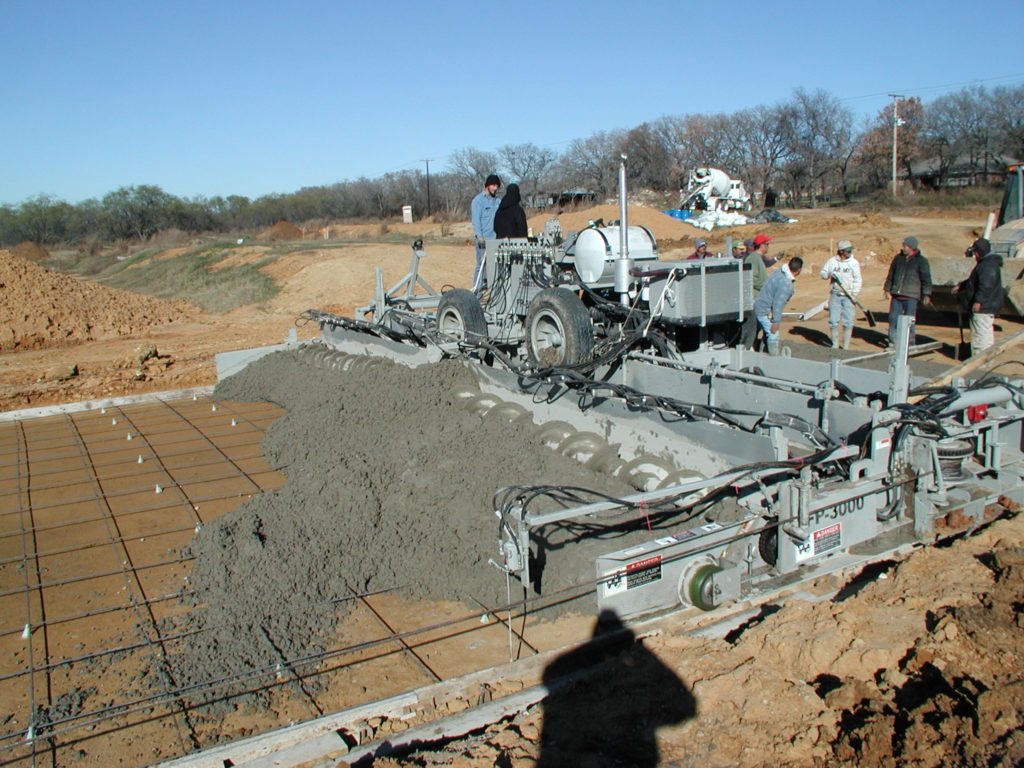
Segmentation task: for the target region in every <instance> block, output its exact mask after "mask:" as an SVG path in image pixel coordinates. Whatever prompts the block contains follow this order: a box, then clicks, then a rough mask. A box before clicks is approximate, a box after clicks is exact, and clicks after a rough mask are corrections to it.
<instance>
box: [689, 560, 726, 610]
mask: <svg viewBox="0 0 1024 768" xmlns="http://www.w3.org/2000/svg"><path fill="white" fill-rule="evenodd" d="M721 572H722V569H721V568H719V567H718V566H717V565H712V564H711V563H706V564H705V565H702V566H701V567H700V568H698V569H697V570H695V571H694V572H693V574H692V575H691V576H690V577H689V579H688V581H687V583H686V601H687V602H689V604H690V605H692V606H694V607H695V608H700V609H701V610H702V611H710V610H713V609H715V608H717V607H718V601H717V600H715V592H714V587H715V581H714V576H715V574H716V573H721Z"/></svg>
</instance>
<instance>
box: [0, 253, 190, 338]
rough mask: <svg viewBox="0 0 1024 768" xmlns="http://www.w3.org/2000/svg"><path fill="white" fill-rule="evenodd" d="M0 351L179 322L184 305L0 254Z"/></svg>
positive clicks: (106, 336)
mask: <svg viewBox="0 0 1024 768" xmlns="http://www.w3.org/2000/svg"><path fill="white" fill-rule="evenodd" d="M0 290H2V292H3V302H2V303H0V352H12V351H23V350H29V349H45V348H49V347H66V346H69V345H72V344H81V343H83V342H87V341H96V340H100V339H104V338H110V337H113V336H129V335H131V334H134V333H138V332H139V331H140V330H143V329H145V328H150V327H153V326H160V325H165V324H167V323H171V322H174V321H176V320H183V319H185V317H186V316H187V315H188V304H187V303H186V302H182V301H173V302H172V301H165V300H163V299H155V298H152V297H150V296H142V295H139V294H137V293H132V292H130V291H121V290H117V289H114V288H108V287H106V286H102V285H99V284H98V283H94V282H90V281H82V280H76V279H75V278H73V277H70V276H68V275H63V274H60V273H59V272H51V271H50V270H48V269H46V268H44V267H42V266H40V265H38V264H36V263H34V262H33V261H30V260H29V259H26V258H24V257H21V256H16V255H15V254H13V253H11V252H9V251H0Z"/></svg>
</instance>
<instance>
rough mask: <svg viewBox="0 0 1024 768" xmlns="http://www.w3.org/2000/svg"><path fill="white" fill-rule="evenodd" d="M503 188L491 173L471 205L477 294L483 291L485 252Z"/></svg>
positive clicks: (475, 288) (474, 284)
mask: <svg viewBox="0 0 1024 768" xmlns="http://www.w3.org/2000/svg"><path fill="white" fill-rule="evenodd" d="M499 189H501V179H499V178H498V176H497V175H496V174H493V173H492V174H491V175H490V176H488V177H487V180H486V181H485V182H484V188H483V191H482V192H481V193H480V194H479V195H477V196H476V197H474V198H473V203H472V204H471V205H470V207H469V212H470V219H471V220H472V222H473V239H474V241H475V243H476V269H474V270H473V290H474V291H476V293H477V295H480V294H481V293H482V292H483V275H482V274H481V273H482V272H483V265H484V253H486V251H487V241H488V240H493V239H494V238H495V237H496V235H495V234H494V214H496V213H497V212H498V206H499V205H500V204H501V199H500V198H499V197H498V190H499Z"/></svg>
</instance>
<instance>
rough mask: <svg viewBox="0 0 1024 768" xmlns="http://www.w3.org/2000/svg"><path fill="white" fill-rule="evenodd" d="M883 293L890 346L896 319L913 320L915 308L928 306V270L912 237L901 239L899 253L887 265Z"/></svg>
mask: <svg viewBox="0 0 1024 768" xmlns="http://www.w3.org/2000/svg"><path fill="white" fill-rule="evenodd" d="M883 290H884V292H885V297H886V298H887V299H889V344H892V343H893V342H894V341H895V340H896V319H897V318H898V317H899V316H900V315H910V316H911V317H912V318H915V319H916V318H917V305H918V304H929V305H930V304H931V303H932V270H931V267H930V266H929V265H928V259H926V258H925V257H924V254H923V253H921V248H920V244H919V243H918V241H917V238H916V237H905V238H903V245H902V247H901V248H900V252H899V253H897V254H896V255H895V256H894V257H893V259H892V264H890V265H889V274H888V275H887V276H886V278H885V285H884V286H883ZM910 343H911V345H913V343H914V324H911V326H910Z"/></svg>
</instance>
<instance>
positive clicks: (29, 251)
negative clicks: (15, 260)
mask: <svg viewBox="0 0 1024 768" xmlns="http://www.w3.org/2000/svg"><path fill="white" fill-rule="evenodd" d="M11 253H12V254H13V255H15V256H20V257H21V258H23V259H28V260H29V261H42V260H43V259H48V258H50V252H49V251H48V250H46V249H45V248H43V246H41V245H39V243H33V242H30V241H28V240H25V241H24V242H21V243H18V244H17V245H16V246H14V248H13V249H12V250H11Z"/></svg>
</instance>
